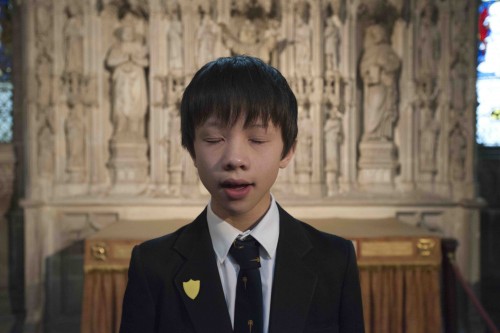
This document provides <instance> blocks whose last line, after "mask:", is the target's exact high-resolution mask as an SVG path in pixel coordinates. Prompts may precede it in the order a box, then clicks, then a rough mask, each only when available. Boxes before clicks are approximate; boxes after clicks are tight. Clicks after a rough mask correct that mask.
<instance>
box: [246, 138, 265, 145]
mask: <svg viewBox="0 0 500 333" xmlns="http://www.w3.org/2000/svg"><path fill="white" fill-rule="evenodd" d="M250 142H252V143H256V144H259V145H260V144H263V143H266V142H267V141H266V140H263V139H250Z"/></svg>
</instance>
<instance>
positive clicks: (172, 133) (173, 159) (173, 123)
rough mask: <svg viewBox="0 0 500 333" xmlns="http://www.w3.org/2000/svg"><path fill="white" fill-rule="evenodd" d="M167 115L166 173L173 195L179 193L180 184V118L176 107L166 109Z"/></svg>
mask: <svg viewBox="0 0 500 333" xmlns="http://www.w3.org/2000/svg"><path fill="white" fill-rule="evenodd" d="M168 114H169V126H168V152H169V160H168V162H169V163H168V171H169V173H170V182H171V185H174V186H173V187H172V191H173V194H179V193H180V187H176V186H177V185H181V183H182V170H183V168H182V162H183V156H184V155H183V152H184V151H183V149H182V145H181V134H180V128H181V118H180V115H179V110H178V108H177V107H176V105H175V104H174V105H171V106H170V107H168Z"/></svg>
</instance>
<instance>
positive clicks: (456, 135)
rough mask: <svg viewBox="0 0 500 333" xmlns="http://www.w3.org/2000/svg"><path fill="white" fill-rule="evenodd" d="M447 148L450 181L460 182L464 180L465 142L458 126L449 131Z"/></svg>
mask: <svg viewBox="0 0 500 333" xmlns="http://www.w3.org/2000/svg"><path fill="white" fill-rule="evenodd" d="M449 147H450V177H451V180H457V181H461V180H463V179H464V178H465V160H466V153H467V142H466V140H465V137H464V135H463V134H462V130H461V129H460V125H458V124H457V125H456V126H455V128H454V129H453V130H452V131H451V134H450V146H449Z"/></svg>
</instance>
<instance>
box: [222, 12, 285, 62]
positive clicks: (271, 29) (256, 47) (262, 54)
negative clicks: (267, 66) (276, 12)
mask: <svg viewBox="0 0 500 333" xmlns="http://www.w3.org/2000/svg"><path fill="white" fill-rule="evenodd" d="M279 25H280V23H279V21H277V20H270V21H269V22H268V24H267V28H266V29H265V30H264V33H263V35H262V38H260V39H259V36H258V34H257V31H256V30H255V26H254V23H253V22H251V21H250V20H246V21H245V23H244V27H243V28H242V30H241V31H240V33H239V34H238V36H235V35H234V34H233V32H232V29H231V28H229V27H228V26H227V25H226V24H224V23H219V26H220V28H221V32H222V41H223V43H224V45H225V46H226V47H227V48H228V49H229V50H231V51H233V53H236V54H248V55H253V56H256V57H259V58H261V59H262V60H263V61H265V62H267V63H269V61H270V60H271V53H272V52H273V51H275V50H276V48H277V46H278V36H279Z"/></svg>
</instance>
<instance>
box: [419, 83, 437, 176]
mask: <svg viewBox="0 0 500 333" xmlns="http://www.w3.org/2000/svg"><path fill="white" fill-rule="evenodd" d="M431 89H432V90H433V91H430V90H431ZM438 92H439V90H438V89H437V88H434V89H433V85H429V84H424V85H422V86H421V93H420V94H419V95H420V96H419V97H420V98H419V99H420V105H419V107H420V113H421V119H420V155H419V157H420V160H419V161H420V171H422V172H426V173H436V172H437V162H436V154H437V144H438V138H439V132H440V130H441V128H440V124H439V122H438V121H437V120H436V117H435V113H436V111H435V110H436V99H437V95H438Z"/></svg>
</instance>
